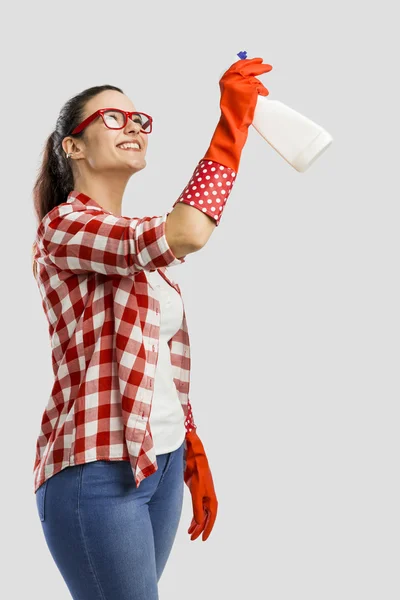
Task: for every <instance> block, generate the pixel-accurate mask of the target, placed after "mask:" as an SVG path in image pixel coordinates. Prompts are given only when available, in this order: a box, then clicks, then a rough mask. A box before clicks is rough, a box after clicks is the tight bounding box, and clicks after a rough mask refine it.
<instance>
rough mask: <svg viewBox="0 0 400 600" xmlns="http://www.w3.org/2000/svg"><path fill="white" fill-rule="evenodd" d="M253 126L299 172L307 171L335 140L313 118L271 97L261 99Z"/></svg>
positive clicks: (260, 97) (259, 97) (258, 102)
mask: <svg viewBox="0 0 400 600" xmlns="http://www.w3.org/2000/svg"><path fill="white" fill-rule="evenodd" d="M252 125H253V127H254V128H255V129H256V130H257V131H258V133H259V134H260V135H261V136H262V137H263V138H264V139H265V140H266V141H267V142H268V143H269V144H270V146H272V148H274V150H276V152H278V154H280V156H282V158H284V159H285V160H286V162H288V163H289V164H290V165H291V166H292V167H293V168H294V169H296V171H299V172H304V171H306V169H308V167H309V166H310V165H311V164H312V163H313V162H314V161H315V160H316V159H317V158H318V157H319V156H321V154H322V153H323V152H325V150H326V149H327V148H328V147H329V146H330V144H331V143H332V141H333V138H332V136H331V135H330V134H329V133H328V132H327V131H325V129H323V128H322V127H320V126H319V125H317V124H316V123H314V122H313V121H311V119H308V118H307V117H305V116H303V115H301V114H300V113H298V112H297V111H295V110H293V109H292V108H290V107H289V106H286V105H285V104H283V102H279V100H269V97H268V96H261V95H259V96H258V100H257V105H256V109H255V112H254V118H253V123H252Z"/></svg>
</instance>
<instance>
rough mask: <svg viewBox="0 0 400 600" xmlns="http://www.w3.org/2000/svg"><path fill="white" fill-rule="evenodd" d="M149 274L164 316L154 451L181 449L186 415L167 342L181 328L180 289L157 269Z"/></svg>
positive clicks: (156, 385)
mask: <svg viewBox="0 0 400 600" xmlns="http://www.w3.org/2000/svg"><path fill="white" fill-rule="evenodd" d="M146 277H147V278H148V280H149V282H150V283H151V285H152V287H153V288H154V291H155V293H156V294H157V295H158V299H159V302H160V318H161V321H160V340H159V350H158V360H157V366H156V372H155V378H154V393H153V399H152V407H151V413H150V419H149V421H150V430H151V434H152V436H153V443H154V447H155V453H156V454H165V453H166V452H172V451H173V450H176V449H177V448H179V446H180V445H181V444H182V442H183V440H184V438H185V434H186V429H185V415H184V412H183V408H182V405H181V402H180V400H179V397H178V394H177V390H176V387H175V384H174V381H173V375H172V366H171V358H170V349H169V346H168V343H167V342H168V340H170V339H171V338H172V337H173V336H174V335H175V333H176V332H177V331H178V330H179V328H180V327H181V324H182V319H183V305H182V300H181V297H180V295H179V294H178V292H177V291H176V290H175V289H174V288H173V287H172V286H171V285H170V284H169V283H168V282H167V281H165V279H164V278H163V276H162V275H160V273H159V272H158V271H157V270H155V271H146Z"/></svg>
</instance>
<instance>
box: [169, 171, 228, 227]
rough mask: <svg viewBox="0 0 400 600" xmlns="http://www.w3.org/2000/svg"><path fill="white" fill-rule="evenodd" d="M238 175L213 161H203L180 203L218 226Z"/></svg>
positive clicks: (181, 196) (180, 197)
mask: <svg viewBox="0 0 400 600" xmlns="http://www.w3.org/2000/svg"><path fill="white" fill-rule="evenodd" d="M235 177H236V173H235V171H234V170H233V169H231V168H230V167H224V166H223V165H220V164H219V163H217V162H214V161H212V160H201V161H200V162H199V164H198V165H197V167H196V169H195V171H194V173H193V176H192V179H191V180H190V182H189V183H188V185H187V186H186V187H185V189H184V190H183V192H182V194H181V195H180V196H179V198H178V200H177V201H176V202H175V203H174V206H175V205H176V204H177V203H178V202H183V203H184V204H189V205H190V206H193V207H194V208H197V209H198V210H201V211H202V212H204V213H205V214H207V215H208V216H209V217H210V218H212V219H214V220H215V224H216V225H217V226H218V225H219V223H220V221H221V216H222V212H223V210H224V208H225V204H226V201H227V200H228V197H229V194H230V193H231V191H232V187H233V184H234V183H235V181H236V180H235Z"/></svg>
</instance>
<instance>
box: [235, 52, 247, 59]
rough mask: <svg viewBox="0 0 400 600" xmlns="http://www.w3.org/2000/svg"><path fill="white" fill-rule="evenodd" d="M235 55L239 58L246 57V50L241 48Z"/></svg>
mask: <svg viewBox="0 0 400 600" xmlns="http://www.w3.org/2000/svg"><path fill="white" fill-rule="evenodd" d="M236 56H238V57H239V60H243V59H244V58H247V52H246V50H242V52H238V53H237V54H236Z"/></svg>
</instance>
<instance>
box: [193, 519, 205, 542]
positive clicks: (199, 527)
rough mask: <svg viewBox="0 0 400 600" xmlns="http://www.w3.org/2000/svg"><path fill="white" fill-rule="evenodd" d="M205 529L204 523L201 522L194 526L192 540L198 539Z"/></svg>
mask: <svg viewBox="0 0 400 600" xmlns="http://www.w3.org/2000/svg"><path fill="white" fill-rule="evenodd" d="M203 529H204V523H200V524H198V525H196V527H195V528H194V530H193V532H192V535H191V538H190V539H191V540H192V541H193V540H197V538H198V537H199V535H200V534H201V532H202V531H203Z"/></svg>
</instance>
